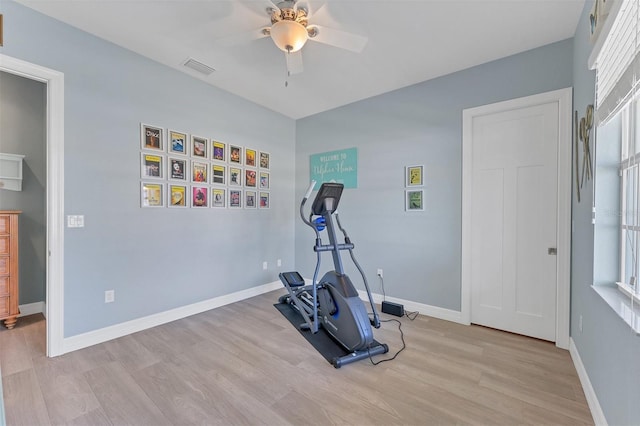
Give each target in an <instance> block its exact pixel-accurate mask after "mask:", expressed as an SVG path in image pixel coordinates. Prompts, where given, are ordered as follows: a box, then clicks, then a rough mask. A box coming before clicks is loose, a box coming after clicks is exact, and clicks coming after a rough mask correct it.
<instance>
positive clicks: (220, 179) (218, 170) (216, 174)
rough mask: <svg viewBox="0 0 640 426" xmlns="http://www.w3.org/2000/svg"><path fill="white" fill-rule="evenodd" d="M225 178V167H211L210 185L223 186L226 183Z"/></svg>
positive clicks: (215, 165)
mask: <svg viewBox="0 0 640 426" xmlns="http://www.w3.org/2000/svg"><path fill="white" fill-rule="evenodd" d="M226 176H227V166H223V165H221V164H212V165H211V183H216V184H219V185H224V184H225V181H226V179H225V177H226Z"/></svg>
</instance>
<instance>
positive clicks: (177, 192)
mask: <svg viewBox="0 0 640 426" xmlns="http://www.w3.org/2000/svg"><path fill="white" fill-rule="evenodd" d="M188 195H189V193H188V192H187V187H186V186H185V185H169V186H168V190H167V200H169V207H188V206H189V204H188V201H187V199H188Z"/></svg>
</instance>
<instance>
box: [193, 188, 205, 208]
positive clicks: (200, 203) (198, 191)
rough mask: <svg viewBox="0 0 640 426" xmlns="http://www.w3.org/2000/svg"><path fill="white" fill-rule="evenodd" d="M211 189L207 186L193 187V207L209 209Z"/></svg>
mask: <svg viewBox="0 0 640 426" xmlns="http://www.w3.org/2000/svg"><path fill="white" fill-rule="evenodd" d="M208 202H209V188H207V187H205V186H192V187H191V207H207V206H208V205H209V203H208Z"/></svg>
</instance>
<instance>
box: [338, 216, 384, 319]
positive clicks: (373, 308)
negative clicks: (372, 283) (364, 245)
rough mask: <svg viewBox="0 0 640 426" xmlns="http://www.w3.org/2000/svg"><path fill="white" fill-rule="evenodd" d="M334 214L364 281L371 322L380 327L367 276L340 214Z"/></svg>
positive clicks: (350, 254)
mask: <svg viewBox="0 0 640 426" xmlns="http://www.w3.org/2000/svg"><path fill="white" fill-rule="evenodd" d="M335 216H336V224H337V225H338V229H340V231H341V232H342V234H343V235H344V242H345V243H346V244H348V245H349V248H348V250H349V256H351V260H352V261H353V264H354V265H356V268H358V272H360V275H361V276H362V281H363V282H364V287H365V288H366V290H367V297H368V298H369V304H370V305H371V311H372V312H373V319H372V320H371V324H372V325H373V326H374V327H375V328H380V317H379V316H378V310H377V309H376V305H375V303H374V302H373V296H372V295H371V290H370V289H369V283H368V282H367V276H366V275H365V274H364V271H363V270H362V268H361V267H360V264H359V263H358V261H357V260H356V257H355V256H354V254H353V248H354V245H353V243H352V242H351V239H350V238H349V235H348V234H347V231H346V229H344V228H343V227H342V224H341V223H340V216H339V215H338V213H336V214H335Z"/></svg>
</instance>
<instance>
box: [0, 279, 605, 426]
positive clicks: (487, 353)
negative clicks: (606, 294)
mask: <svg viewBox="0 0 640 426" xmlns="http://www.w3.org/2000/svg"><path fill="white" fill-rule="evenodd" d="M283 292H284V291H277V292H271V293H268V294H266V295H262V296H258V297H254V298H252V299H248V300H245V301H243V302H238V303H234V304H232V305H228V306H225V307H221V308H218V309H215V310H212V311H209V312H205V313H202V314H199V315H195V316H192V317H189V318H185V319H182V320H180V321H176V322H173V323H169V324H165V325H163V326H160V327H156V328H153V329H149V330H146V331H142V332H139V333H135V334H133V335H129V336H126V337H122V338H119V339H116V340H113V341H110V342H106V343H103V344H100V345H96V346H93V347H90V348H86V349H83V350H79V351H76V352H72V353H69V354H66V355H64V356H61V357H57V358H52V359H48V358H46V357H45V321H44V319H43V318H42V316H41V315H37V316H32V317H26V318H20V319H19V320H18V325H17V326H16V328H15V329H13V330H6V329H5V328H3V327H2V328H0V362H1V370H2V383H3V385H4V396H5V411H6V417H7V424H8V425H9V426H13V425H30V426H31V425H48V424H55V425H58V424H69V425H125V424H131V425H154V426H155V425H189V424H207V425H209V424H211V425H216V424H220V425H256V424H266V425H289V424H294V425H331V424H349V425H432V424H442V425H450V424H451V425H453V424H456V425H457V424H482V425H500V424H502V425H517V424H531V425H541V424H549V425H551V424H553V425H573V424H593V420H592V418H591V415H590V413H589V409H588V407H587V403H586V401H585V397H584V394H583V392H582V388H581V386H580V383H579V380H578V377H577V374H576V371H575V368H574V367H573V364H572V362H571V358H570V356H569V353H568V352H567V351H564V350H561V349H557V348H556V347H555V346H554V345H553V344H551V343H548V342H543V341H539V340H535V339H529V338H526V337H522V336H518V335H513V334H509V333H503V332H500V331H496V330H492V329H487V328H483V327H478V326H470V327H468V326H462V325H459V324H455V323H451V322H447V321H442V320H437V319H433V318H429V317H424V316H419V317H418V318H417V319H416V320H415V321H410V320H409V319H407V318H403V319H402V328H403V330H404V334H405V340H406V343H407V349H406V350H405V351H404V352H402V353H401V354H400V355H399V356H398V357H397V358H396V360H394V361H391V362H386V363H382V364H380V365H378V366H373V365H371V363H370V362H369V361H367V360H365V361H361V362H359V363H355V364H350V365H347V366H344V367H343V368H341V369H334V368H333V367H332V366H331V365H330V364H329V363H327V362H326V361H325V360H324V358H322V356H321V355H320V354H318V353H317V352H316V351H315V350H314V349H313V348H312V347H311V346H310V345H309V344H308V343H307V341H306V340H305V339H304V338H303V337H302V336H300V335H299V334H298V332H297V331H296V330H294V328H293V327H292V326H291V325H290V324H289V323H288V321H287V320H286V319H285V318H284V317H282V315H281V314H280V313H279V312H278V311H277V310H276V309H275V308H274V307H273V303H275V302H276V301H277V298H278V296H279V295H280V294H282V293H283ZM383 317H384V318H395V317H388V316H386V315H383ZM376 339H377V340H379V341H382V342H385V343H387V344H389V346H390V348H391V353H394V352H395V351H396V350H398V349H399V348H400V345H401V342H400V334H399V332H398V329H397V324H396V323H393V322H389V323H384V324H383V325H382V328H381V329H380V330H376ZM380 358H382V357H378V359H380Z"/></svg>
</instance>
